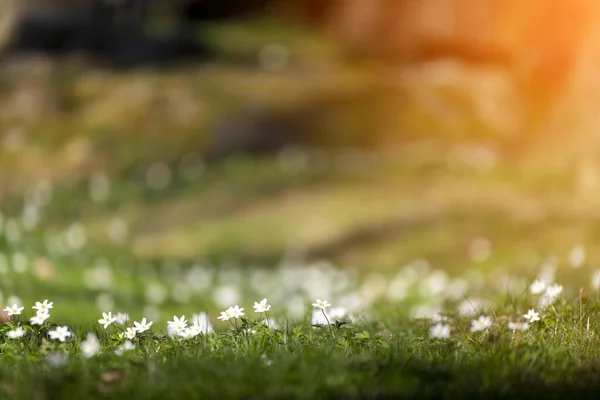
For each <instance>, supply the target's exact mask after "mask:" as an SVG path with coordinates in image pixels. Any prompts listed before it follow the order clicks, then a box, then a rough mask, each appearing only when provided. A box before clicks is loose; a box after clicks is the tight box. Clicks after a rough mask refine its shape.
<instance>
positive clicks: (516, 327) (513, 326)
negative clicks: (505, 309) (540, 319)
mask: <svg viewBox="0 0 600 400" xmlns="http://www.w3.org/2000/svg"><path fill="white" fill-rule="evenodd" d="M527 328H529V324H528V323H527V322H512V321H509V322H508V329H510V330H511V331H526V330H527Z"/></svg>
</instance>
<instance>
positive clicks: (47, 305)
mask: <svg viewBox="0 0 600 400" xmlns="http://www.w3.org/2000/svg"><path fill="white" fill-rule="evenodd" d="M31 308H33V309H34V310H38V312H40V311H42V312H43V311H46V312H48V310H50V309H51V308H54V303H53V302H50V303H48V299H46V300H44V302H43V303H40V302H39V301H36V302H35V306H33V307H31Z"/></svg>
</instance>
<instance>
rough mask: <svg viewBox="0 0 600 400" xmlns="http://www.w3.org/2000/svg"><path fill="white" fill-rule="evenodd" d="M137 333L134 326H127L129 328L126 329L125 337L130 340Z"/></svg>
mask: <svg viewBox="0 0 600 400" xmlns="http://www.w3.org/2000/svg"><path fill="white" fill-rule="evenodd" d="M136 334H137V332H136V330H135V329H133V328H127V330H126V331H125V337H126V338H127V339H130V340H131V339H133V338H134V337H135V335H136Z"/></svg>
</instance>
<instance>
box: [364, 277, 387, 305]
mask: <svg viewBox="0 0 600 400" xmlns="http://www.w3.org/2000/svg"><path fill="white" fill-rule="evenodd" d="M359 291H360V294H362V295H363V296H364V297H366V298H367V299H368V300H370V301H372V300H374V299H377V298H378V297H380V296H383V295H384V294H385V293H386V292H387V279H385V278H384V277H383V275H381V274H378V273H370V274H369V275H368V276H367V278H366V279H365V281H364V283H363V284H362V285H361V287H360V289H359Z"/></svg>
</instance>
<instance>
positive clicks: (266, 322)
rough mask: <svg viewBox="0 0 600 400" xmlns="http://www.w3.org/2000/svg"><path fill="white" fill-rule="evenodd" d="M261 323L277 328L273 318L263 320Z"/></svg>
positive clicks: (277, 325)
mask: <svg viewBox="0 0 600 400" xmlns="http://www.w3.org/2000/svg"><path fill="white" fill-rule="evenodd" d="M262 324H263V325H266V326H268V327H269V328H271V329H279V324H278V323H277V321H275V320H274V319H273V318H269V319H265V320H263V321H262Z"/></svg>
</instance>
